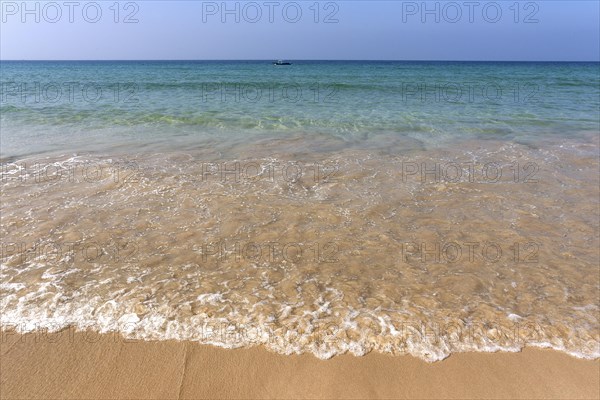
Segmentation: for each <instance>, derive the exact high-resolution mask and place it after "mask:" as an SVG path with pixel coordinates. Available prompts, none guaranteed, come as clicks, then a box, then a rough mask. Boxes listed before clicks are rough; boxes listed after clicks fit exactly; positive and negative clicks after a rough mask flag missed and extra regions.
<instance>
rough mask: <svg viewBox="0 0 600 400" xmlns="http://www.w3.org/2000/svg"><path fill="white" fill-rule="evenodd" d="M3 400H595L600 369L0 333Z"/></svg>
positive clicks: (516, 356) (564, 361)
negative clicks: (327, 355)
mask: <svg viewBox="0 0 600 400" xmlns="http://www.w3.org/2000/svg"><path fill="white" fill-rule="evenodd" d="M0 356H1V365H0V367H1V369H0V374H1V378H0V379H1V381H0V391H1V392H0V394H1V397H2V398H7V399H8V398H11V399H12V398H15V399H16V398H27V399H31V398H61V399H63V398H68V399H84V398H102V399H112V398H122V399H125V398H127V399H146V398H156V399H159V398H160V399H176V398H254V399H256V398H421V399H424V398H454V399H458V398H511V399H512V398H557V399H566V398H599V397H600V383H599V377H600V360H595V361H587V360H580V359H576V358H573V357H571V356H569V355H566V354H562V353H559V352H556V351H552V350H542V349H526V350H524V351H523V352H521V353H493V354H490V353H463V354H455V355H452V356H451V357H449V358H448V359H446V360H444V361H441V362H437V363H434V364H428V363H426V362H424V361H421V360H419V359H416V358H413V357H411V356H397V357H394V356H386V355H381V354H369V355H367V356H365V357H355V356H352V355H343V356H338V357H334V358H333V359H330V360H326V361H323V360H319V359H317V358H315V357H313V356H312V355H301V356H296V355H294V356H282V355H278V354H274V353H270V352H268V351H266V350H265V349H263V348H251V349H236V350H227V349H220V348H216V347H212V346H206V345H200V344H196V343H191V342H175V341H163V342H141V341H128V340H125V339H123V338H122V337H121V336H119V335H118V334H105V335H98V334H95V333H75V332H73V331H70V330H65V331H63V332H61V333H57V334H50V335H46V334H28V335H19V334H16V333H14V332H3V333H2V343H1V349H0Z"/></svg>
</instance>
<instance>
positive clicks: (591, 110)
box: [0, 61, 600, 158]
mask: <svg viewBox="0 0 600 400" xmlns="http://www.w3.org/2000/svg"><path fill="white" fill-rule="evenodd" d="M0 65H1V83H2V97H1V98H2V102H1V105H0V113H1V120H0V122H1V128H2V139H1V140H2V141H1V145H2V150H1V156H2V158H7V157H18V156H25V155H29V154H43V153H46V152H56V151H64V150H69V151H71V150H72V151H88V152H111V151H116V149H119V151H123V152H128V151H134V150H136V149H137V150H139V149H140V146H142V145H147V146H151V147H152V148H154V149H160V148H165V149H166V148H169V149H177V148H186V147H189V146H202V144H203V143H205V142H206V141H215V140H216V141H218V142H219V144H220V145H221V146H222V147H223V149H226V148H227V143H228V142H232V143H233V142H234V141H242V142H243V141H252V140H254V139H257V138H262V139H264V138H270V137H276V138H282V137H284V138H286V137H290V138H294V137H300V138H303V137H304V138H308V137H312V135H325V136H327V137H329V136H331V137H334V138H336V139H337V140H338V143H340V144H339V146H341V147H344V146H359V147H360V146H368V147H382V148H383V147H386V146H387V145H388V144H387V143H386V142H387V141H388V140H389V138H390V137H408V138H412V139H414V140H417V141H419V142H421V143H423V145H424V146H426V147H427V146H435V145H439V144H440V143H448V142H452V141H455V140H456V139H457V138H465V137H469V138H478V137H482V138H497V139H501V140H510V141H516V142H523V143H531V142H538V141H539V140H540V138H542V139H543V138H544V137H549V136H552V135H559V136H564V135H568V136H570V137H572V136H576V135H577V134H578V133H579V132H588V133H589V132H596V131H598V129H599V120H600V111H599V110H600V64H598V63H497V62H490V63H488V62H342V61H335V62H321V61H298V62H294V63H293V65H291V66H286V67H282V66H273V65H271V62H268V61H222V62H221V61H210V62H208V61H131V62H130V61H114V62H113V61H98V62H79V61H74V62H70V61H69V62H45V61H39V62H20V61H3V62H2V63H1V64H0Z"/></svg>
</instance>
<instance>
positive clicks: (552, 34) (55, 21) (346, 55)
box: [0, 0, 600, 61]
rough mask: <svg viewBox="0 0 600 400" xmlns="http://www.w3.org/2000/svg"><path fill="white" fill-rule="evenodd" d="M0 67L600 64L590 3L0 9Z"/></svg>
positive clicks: (62, 3)
mask: <svg viewBox="0 0 600 400" xmlns="http://www.w3.org/2000/svg"><path fill="white" fill-rule="evenodd" d="M0 5H1V12H2V15H1V20H0V24H1V25H0V59H2V60H104V59H106V60H136V59H141V60H161V59H163V60H167V59H168V60H177V59H185V60H192V59H194V60H244V59H250V60H259V59H260V60H263V59H266V60H272V59H286V60H302V59H305V60H320V59H323V60H469V61H472V60H481V61H496V60H506V61H600V1H598V0H588V1H573V0H566V1H565V0H542V1H516V0H508V1H470V0H467V1H426V2H424V1H399V0H387V1H377V0H369V1H364V0H345V1H315V0H304V1H302V0H300V1H295V2H294V1H275V0H273V1H271V0H264V1H263V0H258V1H247V0H243V1H227V2H223V1H196V0H186V1H172V0H171V1H156V0H141V1H129V2H128V1H119V2H117V1H116V0H110V1H95V2H93V1H74V0H58V1H28V2H23V1H4V0H2V1H0Z"/></svg>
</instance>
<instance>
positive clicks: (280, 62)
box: [273, 60, 292, 65]
mask: <svg viewBox="0 0 600 400" xmlns="http://www.w3.org/2000/svg"><path fill="white" fill-rule="evenodd" d="M273 65H292V63H289V62H283V60H278V61H276V62H274V63H273Z"/></svg>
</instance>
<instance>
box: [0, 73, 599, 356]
mask: <svg viewBox="0 0 600 400" xmlns="http://www.w3.org/2000/svg"><path fill="white" fill-rule="evenodd" d="M334 66H335V68H334ZM269 67H270V66H269ZM269 67H265V66H264V65H261V64H258V63H237V64H236V63H220V64H219V63H166V64H164V63H146V64H143V63H140V64H135V63H109V64H106V65H105V64H100V65H98V64H94V63H67V64H65V63H62V64H61V63H56V64H54V63H52V64H51V65H50V67H48V66H47V65H45V64H36V63H31V64H29V63H27V64H25V65H22V64H19V63H14V64H10V66H9V68H5V67H4V64H3V69H2V82H5V83H6V82H9V83H10V82H17V81H18V79H22V77H23V76H27V77H28V79H30V78H31V79H30V80H31V81H35V80H36V79H39V80H41V79H47V80H48V81H51V80H54V81H60V79H61V77H62V76H63V75H65V76H67V75H68V76H69V77H71V78H73V77H74V76H75V77H77V76H89V74H90V73H91V71H96V72H95V73H96V75H97V76H98V77H97V78H96V79H97V81H98V82H106V81H102V79H106V80H107V81H109V82H113V83H114V82H115V81H117V82H118V81H119V80H123V81H124V80H125V79H126V78H128V77H131V76H137V77H139V78H141V77H144V85H145V87H148V88H150V89H148V90H150V91H149V92H143V93H146V94H147V96H144V99H145V102H140V103H137V104H136V105H135V106H123V107H122V106H121V105H117V106H114V105H112V106H111V107H113V108H114V107H116V108H117V109H118V110H115V109H113V108H110V107H109V108H105V107H104V106H102V105H101V104H94V105H90V104H87V103H86V102H79V103H78V102H77V101H73V102H67V103H66V104H61V105H52V106H49V105H43V104H37V103H34V104H31V105H30V104H27V103H26V102H25V103H24V104H23V103H21V104H16V105H15V104H7V103H9V102H10V100H11V99H12V100H13V103H14V102H15V101H16V100H15V98H12V97H3V100H6V101H4V102H3V103H2V119H1V122H2V141H3V146H2V157H3V161H4V163H3V165H2V167H3V170H2V205H1V208H2V226H1V232H2V238H3V239H2V270H1V276H0V279H1V287H0V289H1V291H2V296H1V297H0V310H1V315H2V317H1V318H2V320H1V321H2V325H3V327H11V328H16V329H17V330H20V331H29V330H34V329H49V330H52V331H55V330H59V329H61V328H64V327H66V326H76V327H78V328H80V329H86V328H87V329H94V330H98V331H100V332H106V331H119V332H121V333H123V334H124V335H126V336H128V337H136V338H144V339H160V340H162V339H182V340H183V339H185V340H194V341H199V342H202V343H209V344H214V345H218V346H224V347H241V346H253V345H264V346H266V347H267V348H268V349H270V350H273V351H276V352H279V353H283V354H291V353H304V352H308V353H312V354H314V355H316V356H318V357H321V358H328V357H331V356H333V355H336V354H340V353H344V352H347V351H349V352H351V353H353V354H356V355H362V354H365V353H367V352H369V351H378V352H384V353H393V354H412V355H415V356H418V357H421V358H423V359H425V360H428V361H434V360H439V359H443V358H445V357H447V356H448V355H450V354H451V353H453V352H459V351H497V350H504V351H517V350H519V349H520V348H522V347H524V346H542V347H552V348H555V349H557V350H561V351H565V352H568V353H570V354H572V355H575V356H578V357H585V358H597V357H599V356H600V348H599V341H600V334H599V323H598V316H599V309H598V290H599V288H600V281H599V280H600V278H599V275H598V259H599V254H598V248H599V247H600V241H599V236H598V235H599V229H598V228H599V227H598V207H599V198H598V184H599V181H598V179H599V178H598V168H599V163H598V151H599V140H598V135H599V132H600V127H598V118H599V115H598V114H599V111H598V101H600V99H599V98H598V92H599V88H598V71H599V70H598V64H480V63H475V64H465V65H461V64H454V63H452V64H448V65H446V64H439V65H438V64H435V63H427V64H425V65H422V64H418V63H363V64H361V63H347V64H344V63H341V64H340V63H337V64H336V63H329V64H328V63H325V64H322V63H313V64H310V63H309V64H307V66H306V67H305V68H304V69H301V68H302V67H303V66H302V65H294V66H293V68H294V69H293V70H292V69H290V70H288V71H290V72H285V71H284V72H274V71H273V70H272V69H270V68H269ZM265 68H266V69H267V70H266V72H265ZM259 70H262V71H263V72H262V73H260V72H258V71H259ZM7 71H8V72H7ZM277 71H280V70H277ZM336 71H337V73H336ZM167 72H168V73H167ZM275 73H277V74H289V76H287V77H286V79H289V80H290V81H291V82H297V81H300V82H309V81H314V80H316V79H319V80H321V81H324V82H327V83H328V84H330V85H334V84H335V85H337V86H339V87H340V88H342V90H341V91H340V92H339V93H340V94H339V99H338V100H339V101H337V102H336V103H334V104H327V105H323V104H321V103H311V104H308V105H306V104H304V105H301V104H295V105H290V104H289V103H285V104H283V103H280V102H273V103H271V102H267V103H260V102H254V103H251V104H249V105H248V104H247V105H243V104H242V103H241V102H237V103H235V102H227V101H224V102H222V101H220V100H218V101H217V100H214V99H212V100H210V101H209V102H208V103H210V107H213V108H214V110H213V111H214V113H215V114H214V115H213V116H211V117H206V118H207V119H202V118H204V117H202V118H200V119H197V118H199V117H197V116H194V113H195V112H198V113H207V111H206V110H202V111H197V109H196V108H195V107H194V105H193V102H194V99H195V97H194V96H195V95H194V93H195V89H190V87H194V86H193V85H191V83H190V82H196V80H198V81H199V83H198V82H196V84H197V85H200V86H202V82H203V81H202V80H203V79H204V80H206V82H209V83H210V82H213V81H214V80H215V79H220V80H232V81H244V82H256V81H257V79H258V78H259V77H262V79H263V81H261V82H266V83H269V84H271V83H273V82H274V81H273V79H274V78H273V74H275ZM19 74H20V75H19ZM61 74H62V75H61ZM86 74H87V75H86ZM161 74H162V76H163V78H162V79H163V82H160V79H161ZM530 76H533V77H536V79H537V81H536V82H542V85H541V86H543V87H545V88H546V92H545V93H546V94H545V95H544V96H543V97H540V98H539V99H538V101H536V102H534V103H532V104H531V105H528V106H525V105H523V104H516V103H514V102H512V101H510V102H507V103H504V104H502V103H501V102H491V103H490V102H485V101H481V102H479V103H478V102H476V101H473V102H468V101H463V102H460V103H456V102H447V101H440V102H431V101H427V100H425V101H421V100H418V101H413V102H411V99H408V98H406V99H403V97H402V94H400V95H399V94H398V92H397V90H395V89H397V88H399V87H402V82H404V80H406V79H408V80H410V79H412V81H411V82H413V81H414V82H425V83H429V82H437V81H451V80H452V79H454V81H463V80H464V81H476V82H477V81H478V80H479V82H483V81H484V80H489V79H492V80H493V79H499V80H504V79H509V78H510V79H512V80H513V81H514V80H516V79H524V80H527V79H528V77H530ZM19 77H20V78H19ZM109 77H112V78H110V79H111V80H109ZM164 77H166V78H164ZM207 77H208V78H207ZM207 79H208V80H207ZM210 79H213V81H210ZM279 79H282V78H279ZM302 79H304V81H303V80H302ZM336 80H338V82H336ZM155 81H156V82H155ZM275 82H276V83H277V81H276V80H275ZM382 82H389V84H388V85H384V84H382ZM590 82H592V83H594V82H595V84H592V85H590V84H589V83H590ZM279 83H281V82H279ZM6 87H8V86H5V88H6ZM197 87H198V86H196V88H197ZM12 88H14V87H12ZM141 93H142V92H141ZM594 96H596V97H594ZM357 99H362V100H364V101H363V102H360V101H357ZM413 100H414V99H413ZM582 100H584V101H582ZM211 101H212V103H211ZM395 102H397V103H395ZM399 104H400V105H402V107H400V108H398V107H397V106H398V105H399ZM196 105H197V104H196ZM186 107H187V108H186ZM594 107H595V108H594ZM79 108H81V111H78V109H79ZM79 112H80V113H81V114H78V113H79ZM274 115H277V116H278V118H279V119H278V120H277V122H273V121H274V120H273V119H270V118H269V116H274ZM211 118H212V119H211ZM246 120H247V121H251V122H247V121H246ZM207 121H209V122H207ZM401 121H408V122H406V123H405V125H402V122H401ZM349 127H351V128H349ZM5 144H6V146H5Z"/></svg>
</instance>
